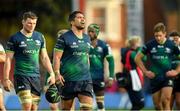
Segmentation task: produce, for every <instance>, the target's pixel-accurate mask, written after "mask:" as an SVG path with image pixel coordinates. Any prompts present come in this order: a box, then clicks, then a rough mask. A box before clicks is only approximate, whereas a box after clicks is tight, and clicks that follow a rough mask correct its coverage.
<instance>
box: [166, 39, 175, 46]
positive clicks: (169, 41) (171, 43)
mask: <svg viewBox="0 0 180 111" xmlns="http://www.w3.org/2000/svg"><path fill="white" fill-rule="evenodd" d="M165 43H166V44H169V45H175V44H174V42H173V41H172V40H170V39H167V40H166V42H165Z"/></svg>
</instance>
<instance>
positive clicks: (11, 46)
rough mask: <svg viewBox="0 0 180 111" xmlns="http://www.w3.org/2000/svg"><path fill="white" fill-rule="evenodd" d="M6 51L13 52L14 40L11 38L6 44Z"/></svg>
mask: <svg viewBox="0 0 180 111" xmlns="http://www.w3.org/2000/svg"><path fill="white" fill-rule="evenodd" d="M6 51H8V52H9V51H10V52H14V51H15V39H14V38H13V37H11V38H10V39H9V41H8V42H7V47H6Z"/></svg>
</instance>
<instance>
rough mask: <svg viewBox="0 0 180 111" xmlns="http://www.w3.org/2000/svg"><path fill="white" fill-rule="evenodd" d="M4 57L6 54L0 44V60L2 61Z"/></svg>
mask: <svg viewBox="0 0 180 111" xmlns="http://www.w3.org/2000/svg"><path fill="white" fill-rule="evenodd" d="M5 59H6V54H5V51H4V48H3V46H2V45H1V44H0V62H4V61H5Z"/></svg>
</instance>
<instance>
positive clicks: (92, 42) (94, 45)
mask: <svg viewBox="0 0 180 111" xmlns="http://www.w3.org/2000/svg"><path fill="white" fill-rule="evenodd" d="M91 44H92V46H93V47H96V46H97V39H94V40H92V41H91Z"/></svg>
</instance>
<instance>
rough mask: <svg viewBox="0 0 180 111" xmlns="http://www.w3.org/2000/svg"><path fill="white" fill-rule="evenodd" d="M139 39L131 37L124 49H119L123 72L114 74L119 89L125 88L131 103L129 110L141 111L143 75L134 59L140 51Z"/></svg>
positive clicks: (142, 104) (142, 105) (142, 103)
mask: <svg viewBox="0 0 180 111" xmlns="http://www.w3.org/2000/svg"><path fill="white" fill-rule="evenodd" d="M140 45H141V38H140V37H139V36H132V37H130V38H129V39H128V40H127V42H126V47H125V48H121V63H122V64H123V65H122V66H123V71H122V72H119V73H117V74H116V77H117V78H116V79H117V82H118V85H119V87H122V88H125V89H126V90H127V92H128V95H129V98H130V101H131V103H132V108H131V110H141V109H142V108H143V107H144V94H143V83H144V78H143V73H142V71H141V70H140V68H139V67H137V65H136V63H135V61H134V59H135V56H136V54H137V52H138V51H140V50H141V47H140Z"/></svg>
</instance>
